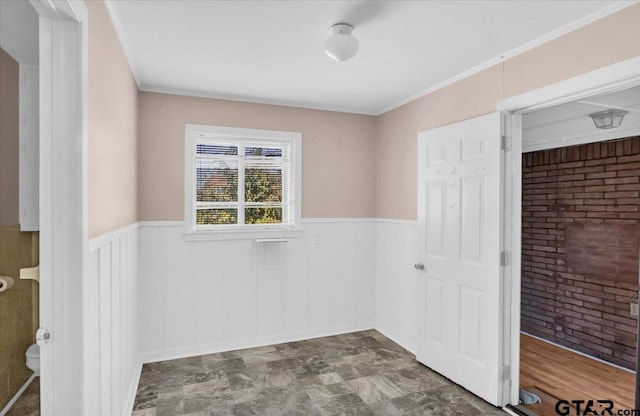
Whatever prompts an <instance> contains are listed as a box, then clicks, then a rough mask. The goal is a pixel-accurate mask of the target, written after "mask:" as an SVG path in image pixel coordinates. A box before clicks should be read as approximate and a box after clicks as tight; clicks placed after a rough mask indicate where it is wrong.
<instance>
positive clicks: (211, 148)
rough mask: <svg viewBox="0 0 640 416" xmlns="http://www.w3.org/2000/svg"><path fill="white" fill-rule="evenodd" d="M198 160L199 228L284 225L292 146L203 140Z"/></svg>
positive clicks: (199, 148)
mask: <svg viewBox="0 0 640 416" xmlns="http://www.w3.org/2000/svg"><path fill="white" fill-rule="evenodd" d="M195 156H196V160H195V170H196V225H230V224H236V225H237V224H281V223H282V222H283V214H284V211H285V210H286V208H287V207H286V206H285V204H284V202H283V201H284V199H283V184H286V182H287V179H288V175H289V173H288V170H289V161H288V159H289V157H288V156H289V146H288V145H282V144H275V143H268V144H262V145H259V144H255V143H247V144H245V143H221V142H218V143H216V142H215V141H214V140H209V139H200V140H198V142H197V143H196V155H195ZM285 187H286V186H285Z"/></svg>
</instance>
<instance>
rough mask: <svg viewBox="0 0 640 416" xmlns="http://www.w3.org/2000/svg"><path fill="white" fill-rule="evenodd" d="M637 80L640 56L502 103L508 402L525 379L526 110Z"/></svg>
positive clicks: (515, 400)
mask: <svg viewBox="0 0 640 416" xmlns="http://www.w3.org/2000/svg"><path fill="white" fill-rule="evenodd" d="M637 85H640V56H639V57H635V58H631V59H628V60H626V61H622V62H620V63H617V64H613V65H610V66H607V67H604V68H601V69H597V70H595V71H591V72H588V73H586V74H583V75H579V76H576V77H574V78H570V79H567V80H565V81H561V82H558V83H556V84H552V85H549V86H547V87H543V88H540V89H537V90H533V91H530V92H527V93H524V94H521V95H518V96H515V97H512V98H508V99H505V100H502V101H500V102H499V103H498V105H497V110H498V111H500V112H502V134H503V135H504V136H505V137H508V138H509V139H508V142H510V144H511V145H510V151H509V152H508V155H507V157H506V158H505V160H504V162H503V163H504V166H503V169H502V173H501V177H502V182H503V184H504V192H503V193H504V198H505V199H504V205H503V208H504V209H503V215H502V223H503V229H504V235H503V247H504V250H505V251H507V252H509V253H510V256H509V257H510V262H509V263H510V264H509V265H508V266H507V267H505V268H504V270H503V273H504V280H503V282H504V284H505V287H504V288H505V290H504V292H503V297H504V299H503V307H504V311H505V312H506V313H504V314H503V317H502V319H503V322H502V324H503V328H504V331H503V333H502V338H503V340H502V341H503V342H502V345H503V346H504V348H503V364H504V365H505V366H508V368H509V379H508V380H506V381H505V384H504V385H503V389H504V391H505V394H504V395H503V397H504V398H505V403H504V404H505V405H506V404H508V403H511V404H518V393H519V391H518V390H519V381H520V337H519V334H520V290H521V275H520V273H521V270H520V263H521V232H522V230H521V227H522V207H521V199H522V115H523V114H526V113H530V112H533V111H536V110H541V109H543V108H548V107H552V106H555V105H559V104H564V103H568V102H571V101H576V100H580V99H583V98H586V97H590V96H593V95H598V94H605V93H609V92H615V91H619V90H623V89H627V88H631V87H634V86H637ZM593 141H598V140H593ZM507 391H508V394H507Z"/></svg>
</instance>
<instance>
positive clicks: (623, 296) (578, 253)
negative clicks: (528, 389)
mask: <svg viewBox="0 0 640 416" xmlns="http://www.w3.org/2000/svg"><path fill="white" fill-rule="evenodd" d="M522 162H523V163H522V164H523V187H522V188H523V189H522V324H521V328H522V330H523V331H524V332H527V333H530V334H533V335H536V336H539V337H542V338H544V339H548V340H550V341H552V342H555V343H557V344H560V345H564V346H567V347H569V348H572V349H575V350H577V351H581V352H584V353H587V354H589V355H592V356H594V357H598V358H601V359H603V360H607V361H609V362H612V363H615V364H619V365H622V366H625V367H628V368H635V343H636V317H634V316H631V314H630V313H629V304H630V303H637V290H638V283H637V282H638V251H639V250H640V137H632V138H627V139H624V140H619V141H613V142H603V143H593V144H588V145H581V146H572V147H566V148H562V149H552V150H544V151H538V152H531V153H526V154H524V155H523V156H522Z"/></svg>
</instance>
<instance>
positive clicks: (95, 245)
mask: <svg viewBox="0 0 640 416" xmlns="http://www.w3.org/2000/svg"><path fill="white" fill-rule="evenodd" d="M139 226H140V223H139V222H134V223H132V224H129V225H125V226H124V227H122V228H118V229H116V230H113V231H109V232H107V233H105V234H100V235H99V236H97V237H94V238H92V239H91V240H89V253H91V252H92V251H96V250H97V249H99V248H100V247H102V246H104V245H106V244H109V243H111V241H113V240H115V239H117V238H119V237H120V236H122V235H124V234H126V233H128V232H131V231H134V230H135V229H136V228H138V227H139Z"/></svg>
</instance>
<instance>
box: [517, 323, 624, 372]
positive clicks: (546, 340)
mask: <svg viewBox="0 0 640 416" xmlns="http://www.w3.org/2000/svg"><path fill="white" fill-rule="evenodd" d="M520 333H521V334H523V335H526V336H528V337H531V338H533V339H537V340H538V341H542V342H546V343H547V344H549V345H553V346H554V347H558V348H562V349H563V350H566V351H569V352H572V353H574V354H578V355H581V356H583V357H585V358H590V359H592V360H594V361H597V362H599V363H602V364H606V365H610V366H611V367H614V368H617V369H618V370H623V371H626V372H627V373H631V374H635V373H636V372H635V371H633V370H629V369H628V368H625V367H622V366H620V365H618V364H614V363H610V362H609V361H605V360H601V359H600V358H596V357H592V356H591V355H589V354H585V353H584V352H580V351H577V350H574V349H572V348H569V347H565V346H564V345H560V344H556V343H555V342H553V341H549V340H548V339H544V338H540V337H538V336H535V335H533V334H530V333H528V332H524V331H520Z"/></svg>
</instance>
